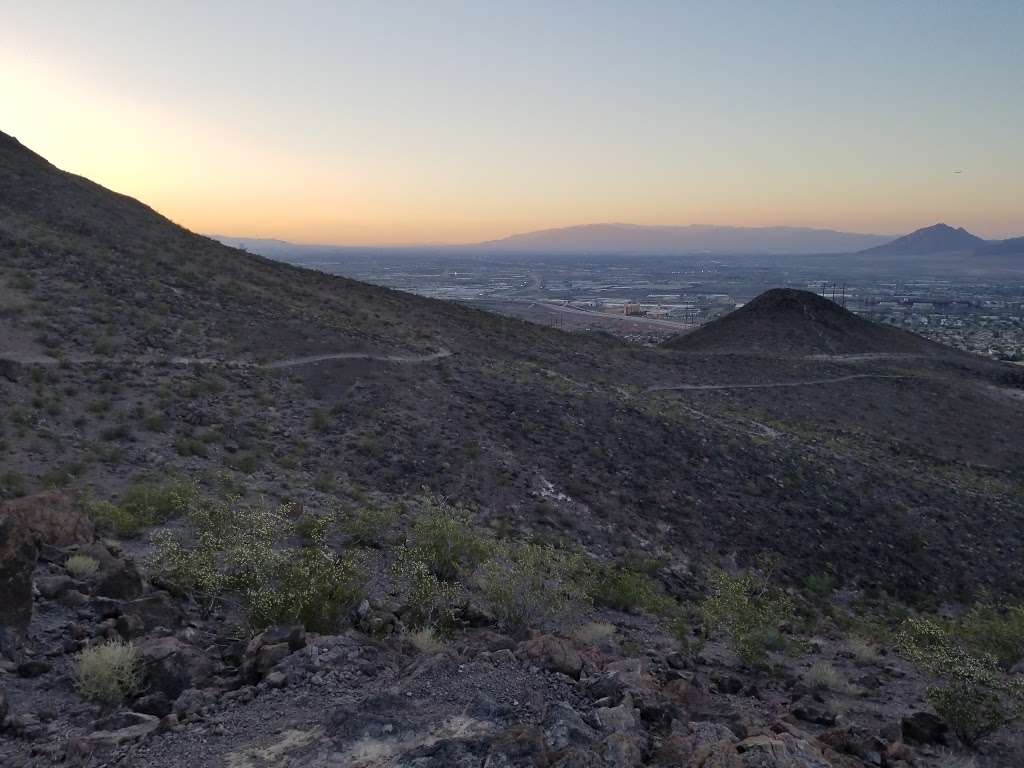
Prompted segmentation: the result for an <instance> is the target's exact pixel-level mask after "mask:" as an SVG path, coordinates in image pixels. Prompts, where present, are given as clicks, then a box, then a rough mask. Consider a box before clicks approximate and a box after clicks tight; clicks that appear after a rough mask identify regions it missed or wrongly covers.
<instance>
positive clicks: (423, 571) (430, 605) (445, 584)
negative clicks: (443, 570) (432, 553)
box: [394, 547, 464, 632]
mask: <svg viewBox="0 0 1024 768" xmlns="http://www.w3.org/2000/svg"><path fill="white" fill-rule="evenodd" d="M394 573H395V577H396V579H397V580H398V582H399V587H400V588H401V590H402V592H403V593H404V594H405V598H406V600H407V601H408V610H407V611H406V613H404V614H403V615H402V620H403V621H404V622H405V623H406V624H407V625H409V626H411V627H416V628H424V627H431V628H433V629H436V630H439V631H441V632H446V631H448V630H449V629H451V628H452V627H453V626H454V624H455V620H456V617H457V614H458V608H459V606H460V605H461V603H463V602H464V600H463V591H462V585H461V584H459V583H458V582H453V581H441V580H440V579H439V578H437V576H436V575H435V574H434V573H433V572H432V571H431V570H430V568H429V567H428V566H427V564H426V563H425V562H423V561H422V560H421V559H420V558H419V556H418V553H417V552H415V551H414V550H411V549H409V548H408V547H402V548H401V549H399V552H398V559H397V560H396V561H395V565H394Z"/></svg>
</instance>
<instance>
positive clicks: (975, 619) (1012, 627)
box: [955, 604, 1024, 669]
mask: <svg viewBox="0 0 1024 768" xmlns="http://www.w3.org/2000/svg"><path fill="white" fill-rule="evenodd" d="M955 632H956V634H957V636H958V637H960V638H961V640H962V641H963V643H964V645H965V646H966V647H967V648H968V649H969V650H971V651H973V652H974V653H981V654H991V655H992V656H995V658H996V659H997V660H998V662H999V665H1000V666H1001V667H1002V668H1003V669H1009V668H1010V667H1012V666H1013V665H1014V664H1016V663H1017V662H1018V661H1021V660H1022V659H1024V608H1021V607H1018V606H1011V607H1007V608H1000V607H997V606H995V605H991V604H979V605H976V606H974V607H973V608H971V610H970V611H968V612H967V614H966V615H964V616H963V617H962V618H961V619H960V620H959V621H958V622H957V623H956V628H955Z"/></svg>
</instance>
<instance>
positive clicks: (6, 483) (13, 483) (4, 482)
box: [0, 470, 26, 499]
mask: <svg viewBox="0 0 1024 768" xmlns="http://www.w3.org/2000/svg"><path fill="white" fill-rule="evenodd" d="M25 491H26V484H25V478H24V477H23V476H22V475H21V474H20V473H19V472H14V471H13V470H12V471H8V472H4V473H3V474H2V475H0V499H16V498H18V497H19V496H24V495H25Z"/></svg>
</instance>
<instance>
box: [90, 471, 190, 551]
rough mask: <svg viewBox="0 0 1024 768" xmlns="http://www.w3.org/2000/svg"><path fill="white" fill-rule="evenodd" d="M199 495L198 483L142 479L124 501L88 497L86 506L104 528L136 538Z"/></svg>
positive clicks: (177, 514) (182, 510)
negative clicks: (117, 501)
mask: <svg viewBox="0 0 1024 768" xmlns="http://www.w3.org/2000/svg"><path fill="white" fill-rule="evenodd" d="M196 496H197V492H196V487H195V485H193V484H192V483H189V482H186V481H182V480H166V481H164V482H142V483H135V484H134V485H131V486H129V488H128V490H126V491H125V492H124V495H123V496H122V497H121V503H120V504H117V505H115V504H112V503H111V502H109V501H98V500H94V499H89V498H86V499H85V500H83V506H84V507H85V510H86V512H87V513H88V514H89V516H90V517H92V519H93V522H95V523H96V525H97V526H98V527H99V528H101V529H102V530H105V531H107V532H110V533H113V534H114V535H115V536H118V537H120V538H125V539H133V538H135V537H137V536H138V535H139V534H140V533H142V531H143V529H145V528H149V527H151V526H154V525H158V524H160V523H165V522H167V521H168V520H172V519H174V518H176V517H180V516H181V515H183V514H184V513H186V512H187V511H188V510H189V509H190V507H191V505H192V504H193V503H194V501H195V499H196Z"/></svg>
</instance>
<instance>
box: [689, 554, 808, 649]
mask: <svg viewBox="0 0 1024 768" xmlns="http://www.w3.org/2000/svg"><path fill="white" fill-rule="evenodd" d="M700 612H701V615H702V618H703V622H704V630H705V632H706V633H708V634H713V633H715V632H721V633H723V634H724V635H725V636H726V637H727V638H728V640H729V644H730V646H731V647H732V649H733V650H734V651H735V652H736V654H737V655H738V656H739V657H740V659H741V660H743V661H744V662H745V663H747V664H755V665H756V664H763V663H764V661H765V659H766V658H767V654H768V651H769V650H771V649H773V648H776V647H779V646H780V644H781V633H780V632H779V627H780V625H782V624H784V623H786V622H789V621H792V619H793V604H792V601H791V600H790V599H789V597H788V596H787V595H785V594H783V593H781V592H780V591H778V590H776V589H774V588H772V587H771V585H770V584H769V583H768V581H767V578H766V577H764V576H763V575H762V574H760V573H756V572H749V573H745V574H739V575H737V576H730V575H729V574H727V573H725V572H724V571H718V572H716V573H714V574H712V576H711V591H710V594H709V595H708V596H707V597H706V598H705V599H704V601H703V602H702V603H701V605H700Z"/></svg>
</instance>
